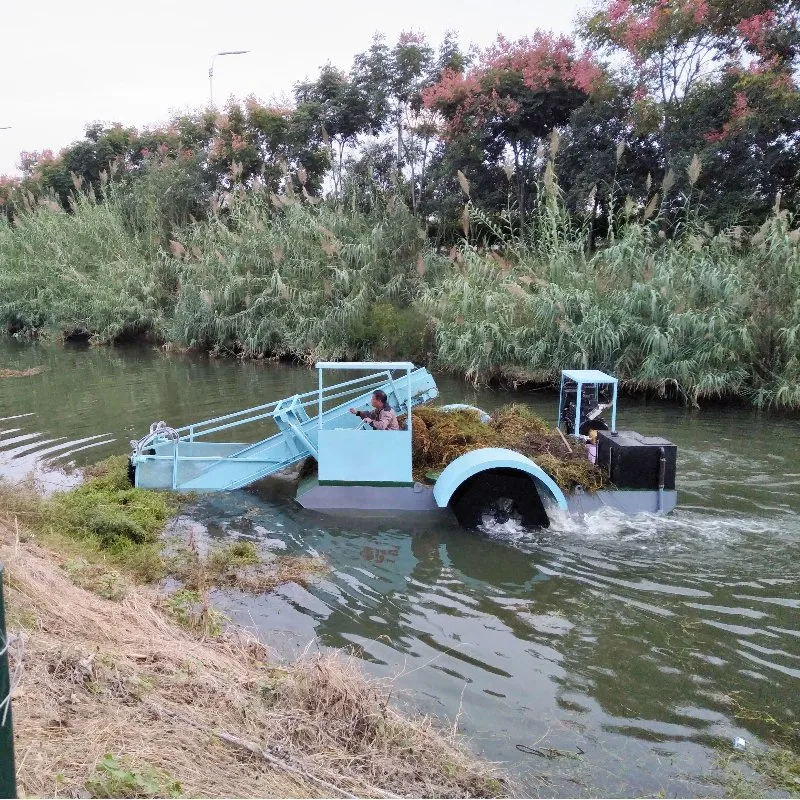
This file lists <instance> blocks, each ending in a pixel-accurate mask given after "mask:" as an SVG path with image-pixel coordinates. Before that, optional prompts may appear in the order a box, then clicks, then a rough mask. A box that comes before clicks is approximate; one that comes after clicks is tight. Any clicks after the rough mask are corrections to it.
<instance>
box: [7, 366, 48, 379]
mask: <svg viewBox="0 0 800 800" xmlns="http://www.w3.org/2000/svg"><path fill="white" fill-rule="evenodd" d="M42 372H44V367H30V368H29V369H0V378H32V377H33V376H34V375H40V374H41V373H42Z"/></svg>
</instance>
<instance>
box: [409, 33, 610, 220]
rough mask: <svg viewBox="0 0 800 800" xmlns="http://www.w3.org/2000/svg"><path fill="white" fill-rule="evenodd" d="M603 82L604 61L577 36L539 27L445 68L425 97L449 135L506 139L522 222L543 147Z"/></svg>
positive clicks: (505, 152)
mask: <svg viewBox="0 0 800 800" xmlns="http://www.w3.org/2000/svg"><path fill="white" fill-rule="evenodd" d="M603 81H604V72H603V70H602V68H601V67H600V65H599V64H597V62H596V61H595V60H594V59H593V58H592V56H591V55H589V54H588V53H578V52H577V48H576V45H575V42H574V40H573V39H570V38H569V37H566V36H558V37H557V36H553V35H552V34H548V33H544V32H542V31H537V32H536V33H535V34H534V35H533V36H531V37H526V38H523V39H519V40H518V41H514V42H512V41H509V40H507V39H505V38H503V37H498V39H497V41H496V43H495V44H494V45H493V46H492V47H489V48H487V49H486V50H484V51H482V52H480V53H479V54H478V56H477V59H476V61H475V63H474V64H473V65H472V66H471V67H470V68H469V69H466V70H462V71H457V70H452V69H450V70H445V71H444V73H443V74H442V76H441V78H440V80H439V81H438V82H437V83H436V84H434V85H433V86H430V87H428V88H427V89H425V90H424V91H423V92H422V99H423V102H424V103H425V105H426V107H428V108H431V109H436V110H437V111H439V112H440V113H441V114H442V115H443V117H444V119H445V121H446V122H445V128H444V137H445V139H446V140H450V141H452V140H455V139H458V138H459V137H462V136H464V135H474V133H475V131H479V132H481V134H482V135H483V137H484V138H486V139H491V140H493V141H494V142H495V143H497V142H500V143H501V144H502V145H503V147H502V148H500V149H498V148H494V150H495V152H497V153H499V154H500V155H501V156H502V157H503V158H508V159H509V161H510V164H509V166H510V167H511V169H513V181H514V185H515V191H516V202H517V208H518V213H519V215H520V220H521V222H523V223H524V218H525V212H526V207H527V204H528V194H529V189H530V183H531V177H532V173H533V171H534V168H535V167H536V166H537V163H536V162H537V156H536V154H537V150H538V149H539V147H540V146H541V145H542V144H543V143H544V141H545V139H546V138H547V137H548V136H549V135H550V134H551V133H552V131H553V130H555V129H556V128H558V127H559V126H561V125H564V124H565V123H566V122H567V121H568V120H569V117H570V114H571V113H572V112H573V111H574V110H575V109H576V108H578V107H580V106H581V105H582V104H583V103H584V102H585V101H586V99H587V97H588V96H589V94H590V93H591V92H592V91H595V90H596V89H598V88H599V87H600V86H601V85H602V84H603ZM540 160H541V159H539V161H540ZM539 166H541V165H540V164H539ZM509 174H511V170H509Z"/></svg>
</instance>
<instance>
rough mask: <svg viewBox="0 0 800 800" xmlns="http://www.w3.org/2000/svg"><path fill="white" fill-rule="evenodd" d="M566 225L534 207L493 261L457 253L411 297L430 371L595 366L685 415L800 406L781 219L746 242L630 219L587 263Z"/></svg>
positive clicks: (478, 251)
mask: <svg viewBox="0 0 800 800" xmlns="http://www.w3.org/2000/svg"><path fill="white" fill-rule="evenodd" d="M471 216H472V222H473V226H472V227H473V229H475V228H477V229H478V230H480V229H481V226H483V227H484V228H485V227H486V225H487V221H486V220H485V218H484V217H483V216H482V215H481V214H480V212H477V211H475V210H473V211H472V215H471ZM565 217H566V215H565V213H564V211H563V209H561V208H560V207H559V205H558V203H553V202H551V201H550V200H546V199H543V202H542V205H541V207H540V209H539V212H538V214H537V215H536V218H535V219H534V220H533V222H532V224H531V227H530V230H529V231H528V232H527V233H526V234H525V235H524V236H522V237H519V236H512V235H510V234H507V235H505V236H503V235H502V232H500V231H498V230H497V228H496V227H495V226H492V227H493V237H494V239H495V241H497V240H499V241H500V242H501V247H500V248H499V249H498V250H492V249H486V248H481V247H476V246H470V245H466V246H464V247H462V248H461V249H460V250H459V251H458V252H457V253H456V254H455V258H454V263H453V268H452V270H451V272H450V274H449V275H447V276H446V277H445V278H444V279H443V280H441V281H440V282H438V283H436V284H431V283H429V284H427V285H426V286H425V287H424V288H423V290H422V291H421V293H420V296H419V300H418V302H419V304H420V306H421V308H423V309H424V310H425V312H426V313H427V314H428V315H429V316H430V318H431V320H432V322H433V324H434V326H435V329H436V344H437V359H438V361H439V362H440V363H441V364H442V365H445V366H447V367H449V368H450V369H453V370H456V371H458V372H461V373H463V374H464V375H466V376H467V377H470V378H473V379H476V380H481V379H486V378H491V377H503V376H512V377H514V378H516V379H517V380H551V379H554V378H555V377H556V375H557V372H558V371H559V370H560V369H562V368H567V367H573V368H574V367H583V368H586V367H593V368H600V369H606V370H609V371H612V372H614V373H616V374H617V375H618V376H619V377H620V378H622V379H623V380H624V381H626V382H627V383H628V384H629V385H630V386H631V387H633V388H637V389H648V390H655V391H658V392H661V393H674V394H677V395H680V396H681V397H682V398H683V399H684V400H685V401H686V402H689V403H692V404H697V403H698V401H699V400H700V399H702V398H709V397H739V398H746V399H748V400H750V401H752V402H754V403H755V404H757V405H759V406H765V405H770V406H777V407H785V408H799V407H800V360H798V355H797V344H798V343H800V246H799V244H798V243H799V242H800V230H798V229H797V228H793V227H792V220H791V219H790V218H789V217H788V215H787V214H786V213H785V212H777V213H776V214H775V215H774V216H773V217H771V218H770V219H769V220H767V221H766V222H765V223H764V225H763V226H762V228H761V229H760V230H759V231H758V232H757V233H756V234H755V235H753V236H749V237H748V236H747V235H746V234H745V232H744V231H742V230H741V229H738V228H734V229H731V230H726V231H722V232H718V233H715V232H713V231H711V230H709V229H708V228H707V227H705V226H704V225H703V224H702V221H701V220H699V219H698V218H696V217H693V216H690V217H688V218H687V220H686V222H685V224H684V225H683V226H682V228H681V230H680V231H679V233H678V235H677V236H675V237H674V238H671V239H667V238H666V237H665V236H664V234H663V233H661V232H660V227H659V221H658V218H656V219H654V220H650V221H643V220H641V219H634V218H630V219H628V220H627V221H626V223H625V224H624V226H623V227H622V228H621V229H620V231H619V232H618V233H617V234H616V235H615V236H614V237H613V239H612V240H611V241H610V242H609V243H608V244H607V246H605V247H603V248H602V249H601V250H599V251H598V252H596V253H594V254H592V255H587V254H586V253H585V250H584V247H583V244H582V243H583V242H585V240H586V239H585V232H584V231H580V230H572V229H570V227H569V226H570V222H569V221H568V220H567V219H566V218H565ZM564 231H567V235H566V236H564V235H562V233H563V232H564Z"/></svg>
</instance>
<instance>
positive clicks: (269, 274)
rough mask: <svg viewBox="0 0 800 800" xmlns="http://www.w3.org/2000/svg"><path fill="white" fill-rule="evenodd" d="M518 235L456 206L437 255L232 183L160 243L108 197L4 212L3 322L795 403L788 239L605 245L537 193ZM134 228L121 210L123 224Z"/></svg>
mask: <svg viewBox="0 0 800 800" xmlns="http://www.w3.org/2000/svg"><path fill="white" fill-rule="evenodd" d="M541 197H542V200H541V204H540V206H539V208H538V210H537V211H536V212H535V213H534V214H532V215H531V218H530V224H529V227H528V228H527V229H526V230H525V231H524V233H523V234H521V235H520V234H518V233H517V232H514V231H511V230H510V229H507V228H506V227H505V226H504V223H503V221H502V219H488V218H487V217H486V216H485V215H483V214H482V213H480V212H479V211H478V210H477V209H476V208H475V207H473V206H472V205H471V203H468V205H467V206H466V208H465V217H464V225H465V231H467V235H466V238H465V240H464V242H463V243H462V245H461V246H460V247H456V248H453V249H452V250H451V251H448V252H440V251H438V250H436V249H434V248H433V247H432V246H431V244H430V243H429V241H428V239H427V236H426V231H425V230H424V229H423V228H422V227H421V225H420V222H419V220H417V219H415V218H414V217H412V216H411V214H410V213H409V212H408V210H407V209H405V208H404V207H403V206H402V205H401V204H399V203H392V202H390V203H389V204H387V205H385V206H384V207H382V208H376V210H374V211H372V212H370V213H362V212H359V211H355V210H352V209H346V208H342V207H334V206H332V205H328V204H326V203H323V204H321V205H317V206H312V205H310V204H308V203H306V202H304V201H302V200H301V199H299V198H295V197H284V198H281V199H280V201H278V200H276V199H275V198H274V197H273V199H272V200H270V198H269V197H268V196H267V195H265V194H263V193H261V192H259V191H256V190H247V191H245V190H243V189H239V190H235V191H233V192H232V193H231V194H229V195H226V198H225V207H224V208H220V209H219V210H217V211H216V212H215V213H213V214H211V216H210V217H209V218H208V219H207V220H204V221H200V222H195V223H190V224H187V225H186V226H184V227H182V228H178V229H175V230H173V231H172V233H171V234H170V236H169V238H166V239H165V238H164V237H163V232H162V230H161V226H160V223H159V224H156V222H157V221H152V222H148V220H151V216H148V215H144V214H140V215H135V214H134V215H131V213H130V199H129V198H128V199H127V200H126V201H125V202H123V198H120V197H118V196H117V195H116V194H115V193H114V192H111V196H110V197H109V199H108V200H107V202H105V203H103V204H102V205H101V204H97V203H96V202H94V201H93V200H91V199H90V198H81V199H79V200H78V202H77V203H76V205H75V209H74V212H73V213H71V214H66V213H63V212H62V211H59V210H56V209H53V208H50V207H42V208H40V209H38V210H36V211H35V212H31V213H27V214H24V215H23V216H22V217H20V218H19V219H18V220H17V221H16V223H15V224H13V225H12V224H10V223H7V222H5V221H2V222H0V325H2V326H3V327H4V328H5V329H6V330H8V331H11V332H17V333H23V334H24V333H26V332H28V333H31V332H38V331H49V332H50V333H52V334H54V335H63V336H67V337H69V336H91V337H93V338H94V339H95V340H96V341H98V342H115V341H124V340H128V339H132V338H149V339H152V340H155V341H159V342H165V343H169V344H170V345H172V346H175V347H187V348H201V349H208V350H212V351H215V352H219V353H224V354H230V355H237V356H242V357H260V356H264V355H277V356H288V357H293V358H298V359H303V360H313V359H319V358H354V359H359V358H376V357H377V358H385V357H399V358H414V359H417V360H420V361H427V362H429V363H432V364H434V365H435V366H436V367H437V368H440V369H446V370H450V371H452V372H455V373H457V374H461V375H465V376H467V377H469V378H471V379H474V380H476V381H490V380H494V379H500V380H506V381H509V382H512V383H517V384H518V383H521V382H523V383H524V382H527V381H549V380H552V379H553V378H554V376H555V375H556V374H557V373H558V371H559V370H560V369H562V368H566V367H587V366H591V367H596V368H601V369H606V370H610V371H612V372H614V373H616V374H617V375H618V376H619V377H620V378H621V379H622V380H623V381H625V382H626V384H627V386H628V387H629V388H632V389H640V390H647V391H655V392H657V393H660V394H666V395H670V396H674V397H676V398H678V399H680V400H682V401H684V402H687V403H691V404H696V403H699V402H700V401H702V400H703V399H707V398H738V399H742V400H745V401H747V402H751V403H753V404H755V405H757V406H764V407H765V406H770V407H778V408H788V409H798V408H800V360H798V358H797V355H796V345H797V342H798V339H800V230H798V228H797V227H796V223H795V221H794V220H792V219H791V218H790V217H789V216H788V215H787V214H786V212H784V211H781V210H779V209H777V210H776V212H775V213H774V215H773V216H772V217H771V218H770V219H768V220H767V221H766V222H765V223H764V225H763V226H762V227H761V228H760V229H759V230H758V231H745V230H743V229H741V228H731V229H728V230H724V231H714V230H712V229H711V228H709V227H708V226H707V225H706V224H704V222H703V220H702V217H701V216H699V215H698V214H696V213H695V212H694V211H690V210H689V209H688V202H689V201H688V200H687V210H686V213H685V220H684V222H683V223H682V224H681V225H679V226H678V231H677V233H676V234H675V235H674V236H672V237H670V238H667V237H665V236H664V234H663V231H662V230H661V223H660V220H659V216H658V212H657V210H656V211H654V208H653V207H648V208H647V209H642V210H639V209H636V208H635V207H633V206H630V205H629V206H627V207H626V208H625V209H624V210H623V211H620V212H619V213H618V214H617V215H615V217H614V220H613V225H612V231H613V234H612V235H611V237H610V238H609V240H608V241H606V242H605V243H604V245H603V247H602V248H600V249H598V250H592V251H589V250H588V249H587V237H588V229H587V228H586V227H581V226H580V225H576V223H575V221H574V217H570V216H568V215H567V214H566V212H565V211H564V209H563V208H562V206H561V203H560V200H559V195H558V190H557V186H555V184H553V185H551V186H550V188H549V189H548V190H547V191H543V192H542V195H541ZM132 220H133V221H132Z"/></svg>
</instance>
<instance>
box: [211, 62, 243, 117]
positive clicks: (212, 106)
mask: <svg viewBox="0 0 800 800" xmlns="http://www.w3.org/2000/svg"><path fill="white" fill-rule="evenodd" d="M249 52H250V51H249V50H221V51H220V52H219V53H214V55H213V56H211V63H210V64H209V66H208V98H209V105H210V107H211V108H212V109H213V108H214V59H215V58H216V57H217V56H242V55H244V54H245V53H249Z"/></svg>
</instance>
